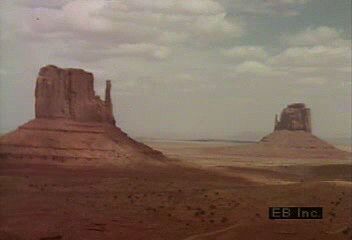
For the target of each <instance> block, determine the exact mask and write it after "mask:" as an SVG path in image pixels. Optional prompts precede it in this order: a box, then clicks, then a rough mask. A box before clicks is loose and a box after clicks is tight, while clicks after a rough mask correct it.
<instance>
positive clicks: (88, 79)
mask: <svg viewBox="0 0 352 240" xmlns="http://www.w3.org/2000/svg"><path fill="white" fill-rule="evenodd" d="M110 91H111V81H107V82H106V89H105V99H104V100H101V99H100V97H99V96H96V95H95V92H94V77H93V74H92V73H89V72H86V71H84V70H82V69H73V68H68V69H62V68H59V67H56V66H53V65H48V66H45V67H43V68H41V69H40V71H39V74H38V77H37V81H36V87H35V116H36V118H35V119H34V120H31V121H29V122H28V123H26V124H24V125H22V126H20V127H19V128H18V129H17V130H15V131H13V132H10V133H8V134H5V135H4V136H2V137H1V138H0V157H1V158H22V159H24V160H29V159H51V160H58V161H67V160H72V159H73V160H98V161H99V162H100V163H101V162H104V161H101V160H104V159H105V160H110V162H111V163H122V162H124V163H129V162H132V161H135V160H138V159H139V160H142V161H144V160H146V159H158V160H161V159H165V157H164V156H163V155H162V153H161V152H159V151H156V150H154V149H152V148H150V147H148V146H147V145H144V144H143V143H140V142H137V141H135V140H134V139H132V138H130V137H129V136H128V135H127V134H126V133H124V132H123V131H122V130H121V129H120V128H118V127H117V126H116V125H115V118H114V115H113V106H112V101H111V95H110ZM116 160H117V161H116ZM122 160H124V161H122ZM85 162H86V161H85Z"/></svg>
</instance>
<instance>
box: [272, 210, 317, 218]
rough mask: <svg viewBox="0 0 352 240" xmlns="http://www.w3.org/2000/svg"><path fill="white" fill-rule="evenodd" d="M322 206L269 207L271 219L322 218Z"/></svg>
mask: <svg viewBox="0 0 352 240" xmlns="http://www.w3.org/2000/svg"><path fill="white" fill-rule="evenodd" d="M322 218H323V208H322V207H269V219H273V220H275V219H322Z"/></svg>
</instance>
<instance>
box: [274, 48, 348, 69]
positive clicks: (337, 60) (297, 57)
mask: <svg viewBox="0 0 352 240" xmlns="http://www.w3.org/2000/svg"><path fill="white" fill-rule="evenodd" d="M270 62H271V63H272V64H274V65H279V66H285V67H327V68H336V67H345V66H351V49H350V48H348V47H329V46H313V47H292V48H288V49H286V50H285V51H283V52H282V53H280V54H278V55H276V56H274V57H273V58H272V59H271V60H270Z"/></svg>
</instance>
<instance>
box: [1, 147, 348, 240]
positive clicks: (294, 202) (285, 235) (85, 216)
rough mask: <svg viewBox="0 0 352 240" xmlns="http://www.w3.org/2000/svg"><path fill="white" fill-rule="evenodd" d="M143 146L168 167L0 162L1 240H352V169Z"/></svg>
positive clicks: (333, 163)
mask: <svg viewBox="0 0 352 240" xmlns="http://www.w3.org/2000/svg"><path fill="white" fill-rule="evenodd" d="M146 143H147V144H148V145H150V146H152V147H153V148H155V149H158V150H161V151H162V152H164V153H165V155H167V156H168V157H169V158H170V159H171V160H170V163H168V164H165V165H160V166H152V165H148V164H141V165H139V166H134V167H128V168H121V167H113V166H110V165H106V166H104V164H100V165H99V166H97V167H93V166H90V167H89V166H85V167H83V166H74V165H72V164H65V163H55V164H52V163H49V162H48V161H44V160H42V161H41V162H42V164H38V162H40V160H39V161H36V162H33V161H32V160H29V161H27V160H26V159H23V160H21V161H20V160H11V159H8V160H5V159H1V161H0V179H1V181H0V239H1V240H10V239H11V240H15V239H16V240H17V239H23V240H32V239H33V240H57V239H63V240H66V239H70V240H80V239H82V240H93V239H94V240H96V239H103V240H110V239H111V240H119V239H121V240H128V239H131V240H137V239H139V240H149V239H150V240H198V239H204V240H211V239H214V240H215V239H216V240H237V239H241V240H242V239H244V240H246V239H250V240H256V239H258V240H259V239H260V240H285V239H292V240H293V239H300V240H325V239H334V240H339V239H341V240H342V239H352V201H351V200H352V181H351V171H352V165H351V160H339V159H288V158H287V159H286V158H285V159H284V158H268V157H261V156H257V157H243V156H235V155H233V154H231V151H230V150H231V148H234V147H236V146H235V145H233V144H230V143H214V142H203V143H202V142H176V141H169V142H167V141H159V142H158V141H149V142H146ZM224 149H227V151H224ZM229 149H230V150H229ZM274 206H302V207H304V206H317V207H323V208H324V216H323V219H322V220H269V219H268V208H269V207H274Z"/></svg>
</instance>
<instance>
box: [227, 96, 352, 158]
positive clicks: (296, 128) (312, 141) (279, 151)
mask: <svg viewBox="0 0 352 240" xmlns="http://www.w3.org/2000/svg"><path fill="white" fill-rule="evenodd" d="M223 151H224V153H227V154H231V155H240V156H248V157H264V158H267V157H269V158H271V157H277V158H285V159H291V158H292V159H299V158H302V159H310V158H317V159H348V158H350V156H351V155H350V153H348V152H345V151H342V150H340V149H338V148H336V147H335V146H333V145H331V144H329V143H328V142H326V141H324V140H321V139H320V138H318V137H317V136H315V135H313V134H312V125H311V111H310V109H309V108H306V106H305V104H303V103H294V104H290V105H288V106H287V107H286V108H284V109H283V110H282V112H281V114H280V119H279V118H278V116H277V115H276V116H275V123H274V131H273V132H272V133H270V134H269V135H267V136H265V137H263V138H262V139H261V140H260V141H259V142H258V143H256V144H250V145H243V146H236V147H230V148H224V149H223Z"/></svg>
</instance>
